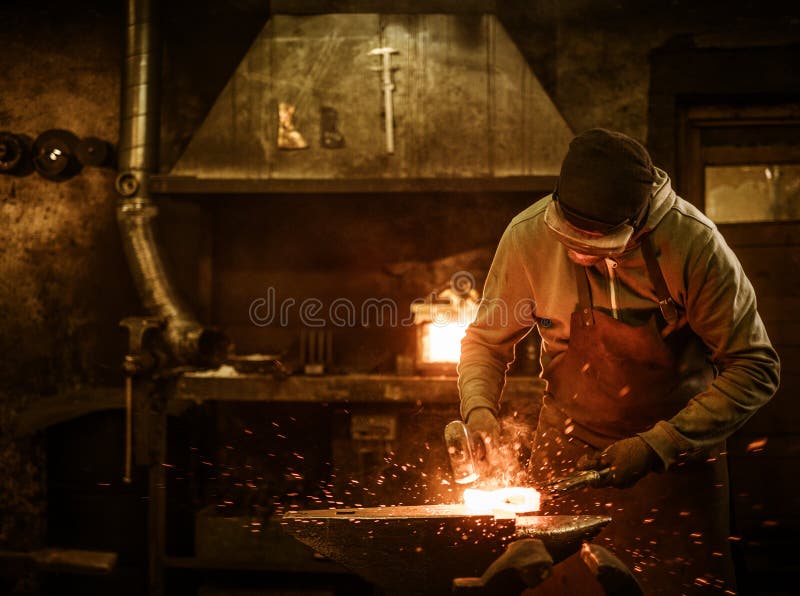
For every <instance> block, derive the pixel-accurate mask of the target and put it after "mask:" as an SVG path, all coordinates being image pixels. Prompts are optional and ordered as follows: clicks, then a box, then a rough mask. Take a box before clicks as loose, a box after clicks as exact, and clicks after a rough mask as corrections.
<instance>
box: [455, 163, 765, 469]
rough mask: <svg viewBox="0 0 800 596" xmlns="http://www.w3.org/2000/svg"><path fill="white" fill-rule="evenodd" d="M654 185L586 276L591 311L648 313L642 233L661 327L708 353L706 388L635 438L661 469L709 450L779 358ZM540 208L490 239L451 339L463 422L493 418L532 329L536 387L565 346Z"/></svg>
mask: <svg viewBox="0 0 800 596" xmlns="http://www.w3.org/2000/svg"><path fill="white" fill-rule="evenodd" d="M656 187H657V190H655V192H654V193H653V197H652V199H651V205H650V212H649V215H648V217H647V221H646V222H645V225H644V226H643V228H642V230H641V231H640V232H639V233H637V235H636V236H635V237H634V238H632V240H631V241H630V243H629V245H628V247H627V248H626V250H625V252H623V253H622V254H621V255H619V256H617V257H614V258H607V259H603V260H601V261H600V262H599V263H597V264H596V265H594V266H592V267H590V268H588V274H589V284H590V287H591V294H592V299H593V303H594V307H595V308H596V309H598V310H601V311H604V312H606V313H607V314H610V315H611V316H614V317H615V318H618V319H620V320H622V321H623V322H625V321H626V316H629V313H636V312H640V313H641V312H645V311H649V312H652V309H653V308H657V306H656V303H657V301H658V298H657V297H656V293H655V289H654V287H653V283H652V281H651V280H650V278H649V276H648V273H647V269H646V267H645V265H644V259H643V256H642V252H641V249H640V241H641V238H642V237H644V236H645V235H647V234H649V235H651V238H652V241H653V245H654V246H655V250H656V253H657V254H658V255H659V256H658V263H659V266H660V268H661V271H662V273H663V276H664V279H665V281H666V283H667V287H668V289H669V293H670V296H671V297H672V299H673V300H674V301H675V303H676V305H677V306H678V308H679V312H680V320H679V321H678V324H677V325H676V326H674V327H673V328H672V330H674V329H678V328H681V327H682V326H684V325H687V324H688V325H689V326H690V327H691V329H692V331H693V332H694V333H695V334H696V335H697V336H698V337H699V338H700V339H701V340H702V342H703V343H704V344H705V346H706V347H707V348H708V358H709V359H710V361H711V362H712V363H713V365H714V368H715V370H716V375H715V378H714V380H713V382H712V384H711V385H710V386H709V387H708V388H707V389H704V390H702V391H701V392H700V393H698V394H697V395H696V396H695V397H693V398H692V399H690V400H689V401H688V403H687V404H686V405H685V407H683V408H682V409H681V410H680V411H678V412H677V413H676V414H675V415H674V416H673V417H672V418H671V419H669V420H661V421H658V422H657V423H655V424H654V425H653V426H652V428H650V429H648V430H646V431H645V432H642V433H639V436H641V437H642V438H643V439H644V440H645V441H646V442H647V443H648V444H649V445H650V446H651V447H652V448H653V450H654V451H655V452H656V453H657V454H658V455H659V456H660V458H661V460H662V462H663V464H664V467H665V468H668V467H670V466H671V465H673V464H674V463H675V462H677V461H680V460H682V459H684V458H686V457H692V456H695V455H697V454H700V453H703V452H705V451H706V450H707V449H709V448H711V447H713V446H714V445H716V444H718V443H720V442H721V441H723V440H724V439H726V438H727V437H728V436H729V435H730V434H731V433H733V432H734V431H735V430H736V429H738V428H739V427H741V426H742V424H744V422H745V421H746V420H747V419H748V418H749V417H750V416H752V415H753V413H754V412H755V411H756V410H757V409H758V408H759V407H761V406H762V405H763V404H765V403H766V402H767V401H768V400H769V399H770V398H771V397H772V395H773V394H774V393H775V391H776V389H777V387H778V378H779V361H778V355H777V354H776V352H775V350H774V349H773V348H772V345H771V343H770V341H769V338H768V337H767V333H766V331H765V329H764V325H763V323H762V321H761V318H760V317H759V314H758V311H757V308H756V296H755V292H754V291H753V287H752V285H751V284H750V281H749V280H748V279H747V277H746V276H745V274H744V271H743V270H742V267H741V265H740V263H739V260H738V259H737V258H736V256H735V255H734V253H733V252H732V251H731V249H730V248H729V247H728V245H727V244H726V243H725V240H724V239H723V237H722V235H721V234H720V233H719V231H718V230H717V228H716V226H715V225H714V224H713V223H712V222H711V221H710V220H709V219H708V218H706V217H705V216H704V215H703V214H702V213H701V212H700V211H698V210H697V209H696V208H695V207H694V206H692V205H691V204H689V203H687V202H686V201H684V200H683V199H681V198H680V197H678V196H676V194H675V192H674V191H673V190H672V187H671V184H670V181H669V177H668V176H667V175H666V173H664V172H663V171H661V170H658V171H657V181H656ZM550 201H552V196H550V195H549V196H547V197H544V198H543V199H541V200H539V201H537V202H536V203H534V204H533V205H531V206H530V207H529V208H528V209H526V210H525V211H523V212H522V213H520V214H519V215H517V216H516V217H515V218H514V219H513V220H512V221H511V223H510V224H509V226H508V228H507V229H506V231H505V233H504V234H503V237H502V239H501V240H500V244H499V246H498V248H497V252H496V254H495V257H494V261H493V262H492V266H491V268H490V270H489V274H488V276H487V279H486V284H485V288H484V292H483V298H482V301H481V305H480V308H479V309H478V314H477V316H476V319H475V321H474V322H473V324H472V325H471V326H470V327H469V329H468V330H467V334H466V336H465V338H464V340H463V341H462V347H461V361H460V363H459V366H458V371H459V379H458V383H459V391H460V396H461V414H462V416H463V417H464V419H466V418H467V417H468V416H469V413H470V412H471V411H472V410H474V409H475V408H481V407H485V408H489V409H491V410H492V411H493V412H495V414H497V413H498V410H499V404H500V395H501V393H502V389H503V386H504V384H505V375H506V371H507V369H508V366H509V364H510V363H511V362H512V361H513V359H514V346H515V344H516V343H517V342H518V341H519V340H520V339H522V338H523V337H524V336H525V335H526V334H527V333H528V332H529V331H530V330H531V329H532V326H533V325H537V326H538V330H539V334H540V335H541V337H542V356H541V364H542V377H543V378H544V379H545V380H547V370H548V365H549V364H550V363H551V362H552V361H553V360H554V359H557V358H559V357H560V355H562V354H563V352H564V351H565V350H566V349H567V347H568V345H569V338H570V316H571V314H572V313H573V312H574V311H575V309H576V305H577V303H578V293H577V287H576V281H575V267H574V265H573V263H572V262H571V261H570V260H569V258H568V257H567V250H566V248H565V247H564V246H563V245H562V244H561V243H560V242H559V241H558V240H557V239H556V238H555V236H554V235H553V234H552V233H550V232H549V230H548V228H547V227H546V226H545V223H544V212H545V208H546V207H547V205H548V204H549V202H550ZM531 314H532V316H531ZM631 316H632V315H631ZM670 332H671V329H670V328H667V329H665V330H664V333H665V334H668V333H670Z"/></svg>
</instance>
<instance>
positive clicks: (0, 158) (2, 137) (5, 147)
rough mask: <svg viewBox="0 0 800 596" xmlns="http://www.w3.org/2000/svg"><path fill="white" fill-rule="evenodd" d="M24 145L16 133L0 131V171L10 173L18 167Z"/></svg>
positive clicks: (23, 153) (22, 155) (23, 151)
mask: <svg viewBox="0 0 800 596" xmlns="http://www.w3.org/2000/svg"><path fill="white" fill-rule="evenodd" d="M24 155H25V145H24V143H23V142H22V139H21V138H20V137H18V136H17V135H15V134H13V133H10V132H6V131H0V173H2V174H12V173H14V172H16V171H17V170H19V169H20V164H21V162H22V158H23V157H24Z"/></svg>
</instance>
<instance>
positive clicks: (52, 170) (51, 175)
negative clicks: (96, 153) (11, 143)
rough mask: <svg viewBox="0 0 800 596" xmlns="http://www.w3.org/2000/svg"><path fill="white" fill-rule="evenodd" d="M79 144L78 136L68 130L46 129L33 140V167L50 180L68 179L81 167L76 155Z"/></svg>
mask: <svg viewBox="0 0 800 596" xmlns="http://www.w3.org/2000/svg"><path fill="white" fill-rule="evenodd" d="M77 145H78V137H76V136H75V135H74V134H72V133H71V132H69V131H68V130H60V129H55V128H54V129H51V130H46V131H45V132H43V133H42V134H40V135H39V136H38V137H37V138H36V140H35V141H34V142H33V167H34V168H36V171H37V172H39V174H40V175H41V176H42V177H44V178H47V179H48V180H53V181H55V182H60V181H62V180H67V179H68V178H71V177H72V176H74V175H75V174H77V173H78V172H79V171H80V169H81V164H80V163H79V162H78V160H77V159H76V157H75V148H76V147H77Z"/></svg>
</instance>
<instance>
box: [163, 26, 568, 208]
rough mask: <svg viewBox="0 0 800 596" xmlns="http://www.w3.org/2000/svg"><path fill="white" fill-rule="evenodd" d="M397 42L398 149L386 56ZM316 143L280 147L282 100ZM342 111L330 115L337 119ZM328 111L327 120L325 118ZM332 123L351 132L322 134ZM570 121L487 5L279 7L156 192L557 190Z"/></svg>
mask: <svg viewBox="0 0 800 596" xmlns="http://www.w3.org/2000/svg"><path fill="white" fill-rule="evenodd" d="M386 47H390V48H393V49H394V50H396V53H394V54H392V55H391V77H392V80H391V82H392V83H393V90H392V91H391V94H392V109H393V112H394V118H393V125H394V127H393V128H394V130H393V141H394V152H393V153H391V154H389V153H387V140H386V139H387V131H386V121H385V117H384V116H385V111H386V110H385V101H384V99H385V96H384V82H385V81H384V80H383V78H382V77H383V73H382V72H381V71H380V67H381V60H382V56H380V55H376V54H370V52H371V51H372V50H374V49H376V48H386ZM282 103H283V104H290V105H291V106H293V107H294V109H295V112H294V115H293V121H292V124H293V125H294V127H295V128H296V130H297V131H298V132H299V133H300V134H301V135H302V137H303V138H304V139H305V141H306V142H307V144H308V147H307V148H304V149H294V150H286V149H281V148H279V147H278V129H279V105H280V104H282ZM331 114H333V115H334V116H333V120H331ZM326 118H327V120H326ZM326 122H327V126H330V124H331V122H334V124H335V129H336V131H337V132H338V133H339V134H341V136H342V139H343V142H342V143H340V145H341V146H339V147H338V148H327V147H325V146H324V144H323V142H322V139H321V136H322V132H323V130H322V129H323V126H325V125H326V124H325V123H326ZM572 136H573V133H572V131H571V130H570V128H569V126H568V125H567V123H566V122H565V120H564V119H563V117H562V116H561V114H560V113H559V111H558V109H557V108H556V107H555V105H554V104H553V102H552V101H551V99H550V97H549V96H548V95H547V93H546V92H545V91H544V89H543V88H542V86H541V84H540V83H539V81H538V80H537V78H536V75H535V74H534V73H533V72H532V70H531V68H530V66H529V64H528V63H527V62H526V60H525V59H524V57H523V56H522V54H521V53H520V51H519V49H518V48H517V47H516V46H515V44H514V43H513V41H512V40H511V38H510V37H509V35H508V33H507V32H506V30H505V29H504V27H503V25H502V24H501V23H500V21H499V20H498V19H497V18H496V17H495V16H494V15H491V14H477V15H476V14H473V15H469V14H466V15H465V14H460V15H455V14H394V15H388V14H353V13H347V14H318V15H302V16H297V15H273V16H272V17H271V18H270V20H269V21H268V22H267V24H266V25H265V27H264V28H263V30H262V31H261V32H260V33H259V35H258V37H257V38H256V40H255V42H254V44H253V45H252V47H251V48H250V50H249V51H248V53H247V55H246V56H245V58H244V59H243V60H242V62H241V63H240V64H239V66H238V68H237V69H236V72H235V73H234V75H233V77H232V78H231V79H230V81H228V83H227V85H226V86H225V88H224V89H223V91H222V93H221V95H220V96H219V98H218V99H217V101H216V103H215V104H214V106H213V107H212V109H211V110H210V112H209V113H208V115H207V117H206V119H205V121H204V122H203V124H202V125H201V126H200V127H199V129H198V130H197V131H196V133H195V134H194V136H193V137H192V139H191V141H190V142H189V144H188V145H187V147H186V149H185V151H184V153H183V154H182V156H181V157H180V159H179V160H178V162H177V163H176V165H175V166H174V168H173V169H172V171H171V172H170V173H169V174H168V175H164V176H156V177H154V179H153V182H152V184H153V187H154V190H157V191H160V192H176V193H180V192H205V193H236V192H248V193H250V192H359V191H362V192H371V191H387V190H388V191H391V190H400V191H414V190H538V191H549V190H550V189H552V186H553V182H554V180H555V177H556V176H557V175H558V169H559V166H560V163H561V159H562V158H563V156H564V155H565V153H566V150H567V146H568V144H569V141H570V139H571V138H572Z"/></svg>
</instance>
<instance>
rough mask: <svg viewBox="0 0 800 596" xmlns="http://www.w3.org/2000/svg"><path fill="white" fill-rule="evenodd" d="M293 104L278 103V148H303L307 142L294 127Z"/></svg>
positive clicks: (306, 145)
mask: <svg viewBox="0 0 800 596" xmlns="http://www.w3.org/2000/svg"><path fill="white" fill-rule="evenodd" d="M295 109H296V108H295V106H293V105H292V104H290V103H286V102H285V101H282V102H280V103H279V104H278V149H305V148H306V147H308V143H307V142H306V140H305V138H304V137H303V135H302V134H300V131H299V130H297V129H296V128H295V127H294V121H293V118H294V112H295Z"/></svg>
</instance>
